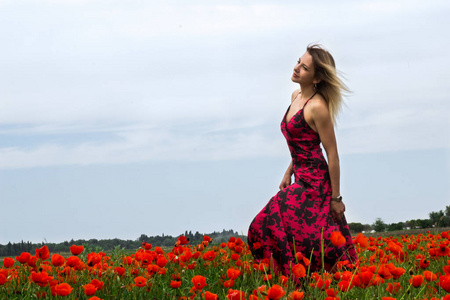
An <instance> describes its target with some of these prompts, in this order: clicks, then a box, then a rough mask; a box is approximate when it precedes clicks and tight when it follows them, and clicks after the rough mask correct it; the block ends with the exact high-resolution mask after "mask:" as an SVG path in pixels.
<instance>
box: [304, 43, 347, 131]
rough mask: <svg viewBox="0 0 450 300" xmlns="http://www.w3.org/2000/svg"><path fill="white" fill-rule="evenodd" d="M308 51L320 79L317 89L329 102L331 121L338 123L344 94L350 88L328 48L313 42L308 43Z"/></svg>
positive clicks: (316, 74)
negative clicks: (338, 72)
mask: <svg viewBox="0 0 450 300" xmlns="http://www.w3.org/2000/svg"><path fill="white" fill-rule="evenodd" d="M306 51H307V52H308V53H309V54H310V55H311V56H312V59H313V64H314V69H315V77H316V79H319V80H320V82H319V83H318V84H317V85H316V91H317V92H318V93H319V94H321V95H322V97H323V98H324V99H325V101H326V102H327V104H328V110H329V111H330V116H331V121H332V122H333V124H336V118H337V115H338V114H339V111H340V109H341V106H342V103H343V100H342V95H343V94H344V93H349V92H350V90H349V89H348V87H347V86H346V85H345V84H344V82H343V81H342V80H341V79H340V78H339V77H338V75H337V72H336V65H335V63H334V58H333V56H331V54H330V53H329V52H328V51H327V50H325V49H323V48H322V46H321V45H318V44H312V45H308V47H307V48H306Z"/></svg>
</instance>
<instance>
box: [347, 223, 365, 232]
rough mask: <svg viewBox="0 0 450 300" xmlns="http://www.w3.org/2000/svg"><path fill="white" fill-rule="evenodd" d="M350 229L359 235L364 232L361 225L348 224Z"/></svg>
mask: <svg viewBox="0 0 450 300" xmlns="http://www.w3.org/2000/svg"><path fill="white" fill-rule="evenodd" d="M348 228H349V229H350V231H352V232H355V233H358V232H362V231H363V230H364V225H363V224H361V223H348Z"/></svg>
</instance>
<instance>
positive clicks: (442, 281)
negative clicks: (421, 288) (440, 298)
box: [439, 275, 450, 293]
mask: <svg viewBox="0 0 450 300" xmlns="http://www.w3.org/2000/svg"><path fill="white" fill-rule="evenodd" d="M439 286H440V287H441V288H442V289H444V291H446V292H447V293H450V275H443V276H441V277H439Z"/></svg>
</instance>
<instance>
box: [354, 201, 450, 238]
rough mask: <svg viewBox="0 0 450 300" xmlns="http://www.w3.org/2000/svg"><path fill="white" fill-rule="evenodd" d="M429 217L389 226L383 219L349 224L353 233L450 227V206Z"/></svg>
mask: <svg viewBox="0 0 450 300" xmlns="http://www.w3.org/2000/svg"><path fill="white" fill-rule="evenodd" d="M428 217H429V218H428V219H415V220H408V221H405V222H398V223H391V224H387V223H385V222H384V221H383V220H382V219H381V218H377V219H376V220H375V222H374V223H373V224H361V223H349V224H348V227H349V228H350V231H351V232H353V233H358V232H371V231H375V232H385V231H397V230H408V229H417V228H440V227H450V206H446V207H445V210H440V211H432V212H430V213H429V214H428Z"/></svg>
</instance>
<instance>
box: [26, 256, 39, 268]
mask: <svg viewBox="0 0 450 300" xmlns="http://www.w3.org/2000/svg"><path fill="white" fill-rule="evenodd" d="M36 261H37V258H36V256H34V255H33V256H30V259H29V260H28V261H27V265H29V266H30V267H32V268H34V267H36Z"/></svg>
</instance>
